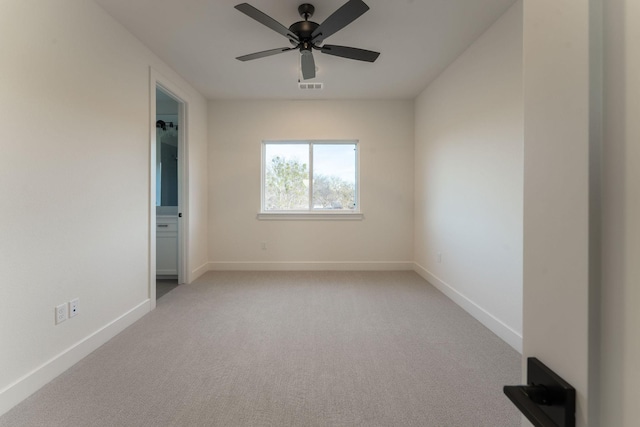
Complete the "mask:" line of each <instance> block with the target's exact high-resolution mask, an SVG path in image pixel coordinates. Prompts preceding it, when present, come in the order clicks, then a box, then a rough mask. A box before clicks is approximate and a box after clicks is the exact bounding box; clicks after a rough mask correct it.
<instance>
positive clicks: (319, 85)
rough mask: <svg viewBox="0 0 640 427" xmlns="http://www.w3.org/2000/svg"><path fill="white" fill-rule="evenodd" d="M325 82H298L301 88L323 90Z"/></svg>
mask: <svg viewBox="0 0 640 427" xmlns="http://www.w3.org/2000/svg"><path fill="white" fill-rule="evenodd" d="M323 85H324V83H298V88H299V89H301V90H322V86H323Z"/></svg>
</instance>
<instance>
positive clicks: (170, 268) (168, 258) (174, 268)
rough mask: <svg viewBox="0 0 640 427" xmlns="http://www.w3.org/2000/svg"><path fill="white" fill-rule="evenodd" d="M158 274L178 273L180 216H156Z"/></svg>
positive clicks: (172, 274) (170, 274)
mask: <svg viewBox="0 0 640 427" xmlns="http://www.w3.org/2000/svg"><path fill="white" fill-rule="evenodd" d="M156 275H158V276H177V275H178V218H177V217H176V216H164V215H158V216H156Z"/></svg>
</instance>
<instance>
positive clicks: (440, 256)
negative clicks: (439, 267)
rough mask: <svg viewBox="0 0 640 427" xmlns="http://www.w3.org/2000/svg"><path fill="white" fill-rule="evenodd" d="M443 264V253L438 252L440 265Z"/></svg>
mask: <svg viewBox="0 0 640 427" xmlns="http://www.w3.org/2000/svg"><path fill="white" fill-rule="evenodd" d="M441 262H442V252H438V263H441Z"/></svg>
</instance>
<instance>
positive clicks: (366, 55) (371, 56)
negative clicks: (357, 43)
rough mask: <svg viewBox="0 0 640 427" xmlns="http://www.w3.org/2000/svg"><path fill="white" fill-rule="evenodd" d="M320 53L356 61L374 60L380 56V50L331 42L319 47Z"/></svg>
mask: <svg viewBox="0 0 640 427" xmlns="http://www.w3.org/2000/svg"><path fill="white" fill-rule="evenodd" d="M320 51H321V52H322V53H326V54H327V55H333V56H339V57H341V58H349V59H355V60H357V61H366V62H375V60H376V59H378V56H380V52H374V51H372V50H365V49H358V48H355V47H347V46H336V45H332V44H325V45H324V46H322V48H321V49H320Z"/></svg>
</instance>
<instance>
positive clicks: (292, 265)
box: [208, 261, 413, 271]
mask: <svg viewBox="0 0 640 427" xmlns="http://www.w3.org/2000/svg"><path fill="white" fill-rule="evenodd" d="M208 266H209V268H208V269H209V270H210V271H389V270H394V271H406V270H413V262H409V261H406V262H403V261H389V262H383V261H381V262H378V261H372V262H366V261H365V262H362V261H353V262H315V261H308V262H233V261H230V262H210V263H209V264H208Z"/></svg>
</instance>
